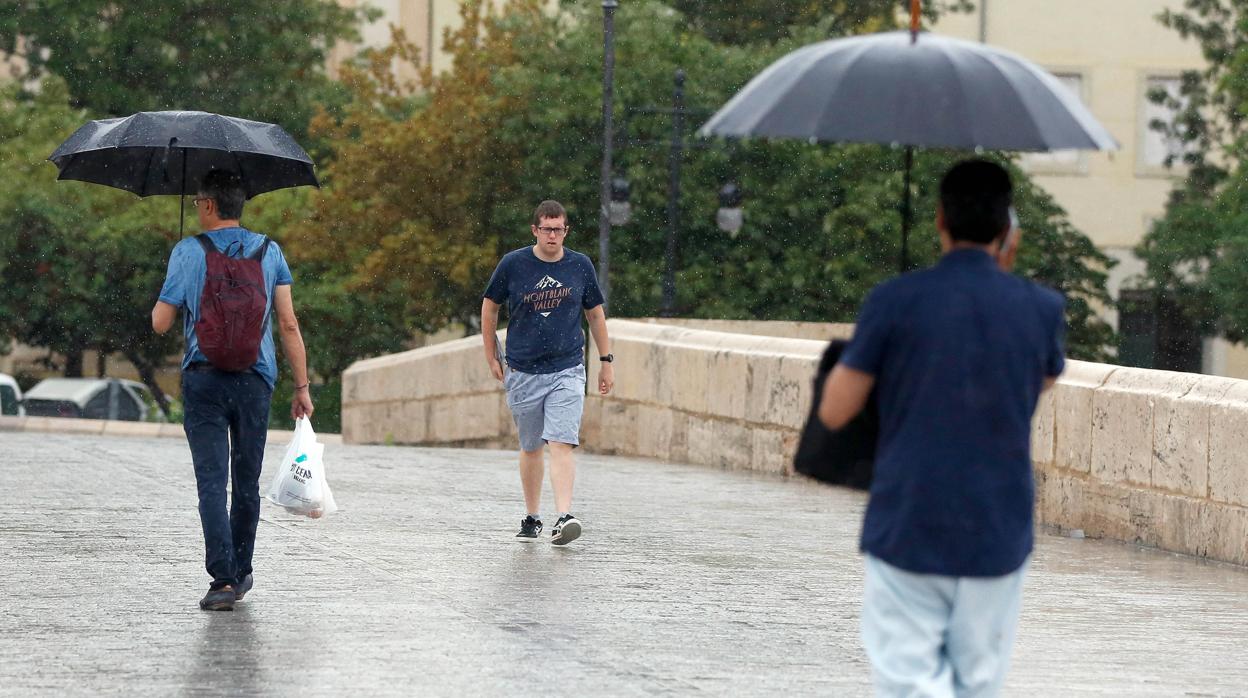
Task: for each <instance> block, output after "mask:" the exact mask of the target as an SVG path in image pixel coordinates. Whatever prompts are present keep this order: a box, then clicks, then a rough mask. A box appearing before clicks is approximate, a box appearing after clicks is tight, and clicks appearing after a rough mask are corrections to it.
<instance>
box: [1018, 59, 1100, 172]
mask: <svg viewBox="0 0 1248 698" xmlns="http://www.w3.org/2000/svg"><path fill="white" fill-rule="evenodd" d="M1053 76H1054V77H1056V78H1057V81H1058V82H1060V83H1062V86H1063V87H1065V88H1066V89H1067V90H1069V91H1070V93H1071V94H1073V95H1074V96H1075V97H1077V98H1078V99H1079V101H1081V102H1085V103H1086V102H1087V99H1086V98H1085V95H1084V94H1083V75H1081V74H1079V73H1071V72H1065V73H1062V72H1057V73H1053ZM1021 164H1022V166H1023V168H1024V169H1026V170H1027V171H1028V172H1034V173H1036V174H1073V173H1082V172H1084V170H1085V169H1086V167H1087V158H1086V156H1085V155H1084V154H1083V153H1082V152H1080V151H1078V150H1055V151H1052V152H1048V153H1026V154H1025V155H1023V157H1022V162H1021Z"/></svg>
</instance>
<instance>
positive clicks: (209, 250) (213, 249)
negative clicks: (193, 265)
mask: <svg viewBox="0 0 1248 698" xmlns="http://www.w3.org/2000/svg"><path fill="white" fill-rule="evenodd" d="M195 239H196V240H198V241H199V244H200V246H201V247H203V248H204V255H205V256H207V255H211V254H213V253H216V254H221V251H220V250H218V249H217V246H216V245H214V244H212V240H209V239H208V233H200V234H199V235H196V236H195Z"/></svg>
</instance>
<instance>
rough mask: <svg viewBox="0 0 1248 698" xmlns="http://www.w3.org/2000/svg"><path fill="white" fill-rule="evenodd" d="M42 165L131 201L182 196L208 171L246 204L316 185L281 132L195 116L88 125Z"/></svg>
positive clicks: (308, 161)
mask: <svg viewBox="0 0 1248 698" xmlns="http://www.w3.org/2000/svg"><path fill="white" fill-rule="evenodd" d="M48 159H49V160H51V161H52V162H53V163H55V164H56V167H57V169H59V170H60V175H59V176H58V177H57V179H76V180H80V181H83V182H93V183H95V184H103V185H106V186H110V187H116V188H118V189H125V190H126V191H129V192H133V193H135V194H138V195H139V196H152V195H154V194H177V195H179V196H183V197H185V195H186V194H188V193H194V192H196V191H197V190H198V188H199V183H200V181H201V180H202V179H203V177H204V175H205V174H207V173H208V171H209V170H213V169H219V170H229V171H231V172H235V173H237V174H238V175H239V176H240V177H241V178H242V181H243V189H244V190H245V192H246V195H247V198H249V199H250V198H251V197H253V196H256V195H257V194H263V193H264V192H267V191H273V190H274V189H283V188H285V187H297V186H302V185H305V184H310V185H313V186H320V185H319V184H318V182H317V181H316V174H315V172H314V171H313V166H312V158H310V157H308V154H307V153H306V152H304V150H303V148H300V147H299V144H298V143H295V140H294V139H293V138H291V137H290V134H288V133H286V132H285V131H284V130H282V127H280V126H276V125H274V124H266V123H262V122H259V121H249V120H247V119H239V118H236V117H232V116H221V115H219V114H209V113H206V112H199V111H157V112H140V113H138V114H134V115H132V116H127V117H125V118H120V119H101V120H99V121H91V122H88V123H87V124H85V125H83V126H82V127H81V128H79V129H78V130H77V131H75V132H74V133H73V135H71V136H70V137H69V138H68V139H67V140H66V141H65V142H64V143H62V144H61V145H60V147H58V148H57V149H56V151H55V152H54V153H52V155H51V156H50V157H49V158H48ZM183 206H184V207H185V198H184V199H183Z"/></svg>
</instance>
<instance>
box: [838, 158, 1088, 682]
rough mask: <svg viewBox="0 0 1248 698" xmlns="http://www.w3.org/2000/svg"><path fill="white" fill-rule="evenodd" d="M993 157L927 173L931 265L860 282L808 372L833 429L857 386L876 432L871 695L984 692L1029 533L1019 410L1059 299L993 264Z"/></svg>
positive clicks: (1047, 362)
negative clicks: (932, 175) (818, 372)
mask: <svg viewBox="0 0 1248 698" xmlns="http://www.w3.org/2000/svg"><path fill="white" fill-rule="evenodd" d="M1011 199H1012V187H1011V183H1010V177H1009V174H1008V173H1007V172H1006V171H1005V170H1004V169H1002V168H1001V167H999V166H998V165H996V164H993V163H990V162H987V161H983V160H972V161H968V162H963V163H960V164H958V165H956V166H954V167H953V168H952V169H951V170H950V171H949V172H948V174H946V175H945V178H944V180H943V181H942V182H941V185H940V203H939V207H938V209H937V212H936V227H937V229H938V230H939V232H940V239H941V247H942V249H943V250H944V256H943V257H942V258H941V260H940V262H939V263H937V264H936V266H934V267H932V268H930V269H926V270H923V271H919V272H915V273H912V274H906V275H903V276H901V277H899V278H896V279H892V280H890V281H887V282H885V283H883V284H881V285H879V286H877V287H876V288H875V289H874V290H872V291H871V293H870V295H869V296H868V297H867V299H866V302H865V303H864V304H863V307H862V310H861V312H860V314H859V316H858V324H857V326H856V328H855V330H854V337H853V340H852V341H851V343H850V345H849V346H848V347H847V348H846V349H845V351H844V353H843V354H842V355H841V358H840V362H839V364H838V365H837V366H836V367H835V368H834V369H833V371H832V375H831V376H830V377H829V379H828V381H827V384H826V386H825V388H824V393H823V398H822V403H821V404H820V408H819V417H820V419H822V421H823V422H824V424H826V425H827V426H828V427H829V428H832V429H839V428H841V427H843V426H844V425H845V424H847V423H848V422H849V421H850V419H851V418H852V417H853V416H854V415H855V414H857V413H858V411H859V410H861V409H862V407H863V405H864V403H865V402H866V400H867V398H868V396H869V395H870V393H871V391H872V390H874V391H875V393H876V399H877V403H878V405H879V420H880V434H879V439H878V443H877V449H876V461H875V473H874V479H873V481H872V483H871V495H870V500H869V501H868V504H867V512H866V517H865V520H864V522H863V526H862V542H861V548H862V550H863V552H864V553H865V557H866V559H865V567H866V580H865V584H864V586H865V596H864V601H863V609H862V637H863V642H864V644H865V645H866V650H867V656H868V657H869V658H870V660H871V666H872V673H873V679H874V683H875V687H876V693H877V695H880V696H959V697H968V696H995V695H998V694H999V693H1000V691H1001V686H1002V684H1003V682H1004V681H1005V673H1006V668H1007V665H1008V662H1009V657H1010V651H1011V649H1012V647H1013V642H1014V631H1015V627H1016V626H1017V623H1018V614H1019V606H1020V602H1021V595H1022V584H1023V574H1024V571H1025V570H1026V567H1027V561H1028V558H1029V556H1030V554H1031V550H1032V543H1033V537H1034V536H1033V530H1032V510H1033V506H1034V501H1033V500H1034V490H1035V486H1034V484H1033V481H1032V465H1031V447H1030V437H1031V418H1032V413H1033V412H1034V411H1035V408H1036V402H1037V400H1038V399H1039V397H1040V393H1041V392H1042V391H1043V390H1045V389H1046V388H1048V387H1049V386H1051V385H1052V384H1053V382H1054V381H1055V380H1056V378H1057V376H1058V374H1060V373H1061V372H1062V368H1063V365H1064V358H1063V348H1062V343H1063V336H1064V333H1065V320H1064V301H1063V299H1062V297H1061V296H1060V295H1058V294H1057V293H1056V292H1054V291H1052V290H1049V289H1046V288H1043V287H1041V286H1038V285H1036V284H1033V283H1030V282H1028V281H1024V280H1023V279H1020V278H1017V277H1015V276H1013V275H1011V274H1009V273H1007V272H1006V271H1004V269H1007V268H1008V267H1009V266H1010V264H1011V263H1012V259H1013V254H1014V251H1015V247H1014V246H1015V245H1016V232H1017V231H1016V230H1015V226H1014V225H1013V224H1012V223H1011V220H1012V219H1013V210H1012V207H1011Z"/></svg>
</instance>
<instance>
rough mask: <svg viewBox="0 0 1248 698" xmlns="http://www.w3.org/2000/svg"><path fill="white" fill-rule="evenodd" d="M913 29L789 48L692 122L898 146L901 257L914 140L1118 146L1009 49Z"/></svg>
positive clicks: (716, 132) (718, 128) (733, 130)
mask: <svg viewBox="0 0 1248 698" xmlns="http://www.w3.org/2000/svg"><path fill="white" fill-rule="evenodd" d="M912 26H913V27H914V28H913V29H912V30H911V31H899V32H889V33H883V34H873V35H869V36H859V37H853V38H848V39H835V40H831V41H824V42H820V43H817V44H812V45H810V46H806V47H804V48H801V49H798V50H797V51H794V52H793V53H790V54H788V55H787V56H785V57H783V58H781V59H780V60H778V61H776V62H775V63H773V64H772V65H771V66H770V67H768V68H767V69H766V70H764V71H763V72H761V73H759V74H758V75H757V76H756V77H755V78H754V79H753V80H751V81H750V82H749V84H747V85H746V86H745V87H744V88H743V89H742V90H741V91H740V92H739V93H737V95H736V96H734V97H733V98H732V99H731V100H730V101H729V102H728V103H727V104H725V105H724V106H723V108H721V109H720V110H719V111H718V112H716V113H715V115H714V116H713V117H711V120H710V121H708V122H707V123H706V125H705V126H703V127H702V129H701V130H700V131H699V133H700V134H701V135H704V136H727V137H744V136H765V137H775V138H800V139H803V140H809V141H811V142H816V141H831V142H851V143H883V144H891V145H902V146H906V151H905V174H906V177H905V180H906V184H905V192H904V199H905V201H904V205H903V212H902V259H901V267H902V270H903V271H904V270H905V268H906V267H907V266H908V260H907V244H908V234H909V224H910V221H909V199H910V168H911V164H912V161H913V150H912V149H913V148H914V147H916V146H918V147H933V146H934V147H946V148H961V149H968V150H969V149H975V148H987V149H991V150H1030V151H1042V150H1060V149H1068V148H1069V149H1074V148H1078V149H1097V150H1112V149H1115V148H1117V147H1118V144H1117V143H1116V142H1115V141H1114V139H1113V137H1112V136H1110V135H1109V132H1108V131H1106V130H1105V127H1104V126H1102V125H1101V124H1100V123H1099V122H1097V120H1096V119H1095V118H1094V117H1093V116H1092V114H1091V113H1090V112H1089V111H1088V110H1087V108H1085V107H1084V106H1083V104H1082V103H1081V102H1080V101H1079V99H1078V97H1076V96H1075V95H1073V94H1071V93H1070V91H1069V90H1067V89H1066V88H1065V87H1063V86H1062V84H1061V83H1060V82H1058V80H1057V78H1055V77H1053V76H1052V75H1050V74H1049V73H1047V72H1045V71H1044V70H1042V69H1041V68H1039V67H1038V66H1036V65H1034V64H1033V63H1031V62H1029V61H1027V60H1026V59H1024V58H1022V57H1020V56H1017V55H1015V54H1013V53H1009V52H1006V51H1002V50H1000V49H995V48H992V47H990V46H985V45H983V44H977V43H973V42H969V41H962V40H960V39H953V38H948V37H943V36H937V35H934V34H928V33H923V34H920V33H918V32H917V19H916V22H915V24H913V25H912Z"/></svg>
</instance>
